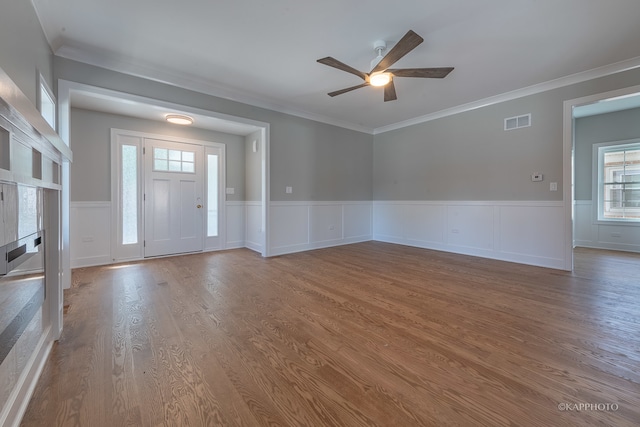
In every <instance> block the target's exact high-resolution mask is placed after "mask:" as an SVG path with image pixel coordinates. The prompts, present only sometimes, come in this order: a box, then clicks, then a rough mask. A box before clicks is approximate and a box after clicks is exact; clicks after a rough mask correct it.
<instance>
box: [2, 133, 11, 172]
mask: <svg viewBox="0 0 640 427" xmlns="http://www.w3.org/2000/svg"><path fill="white" fill-rule="evenodd" d="M10 147H11V132H9V131H8V130H7V129H5V128H3V127H2V126H0V169H4V170H10V169H11V151H10Z"/></svg>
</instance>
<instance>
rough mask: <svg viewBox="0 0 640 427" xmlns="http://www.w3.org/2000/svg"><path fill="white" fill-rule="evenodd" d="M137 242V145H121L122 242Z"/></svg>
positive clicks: (128, 243) (126, 243)
mask: <svg viewBox="0 0 640 427" xmlns="http://www.w3.org/2000/svg"><path fill="white" fill-rule="evenodd" d="M135 243H138V147H136V146H135V145H123V146H122V244H123V245H131V244H135Z"/></svg>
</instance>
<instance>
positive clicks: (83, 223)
mask: <svg viewBox="0 0 640 427" xmlns="http://www.w3.org/2000/svg"><path fill="white" fill-rule="evenodd" d="M70 207H71V209H70V212H69V223H70V230H69V241H70V250H71V268H78V267H89V266H92V265H103V264H110V263H111V261H112V260H111V202H71V206H70Z"/></svg>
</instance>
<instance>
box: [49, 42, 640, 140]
mask: <svg viewBox="0 0 640 427" xmlns="http://www.w3.org/2000/svg"><path fill="white" fill-rule="evenodd" d="M55 55H56V56H59V57H62V58H66V59H70V60H73V61H78V62H82V63H85V64H89V65H94V66H96V67H101V68H105V69H108V70H111V71H116V72H120V73H123V74H128V75H131V76H134V77H140V78H144V79H147V80H152V81H156V82H159V83H163V84H167V85H171V86H176V87H180V88H183V89H187V90H193V91H196V92H200V93H203V94H206V95H211V96H215V97H218V98H223V99H227V100H230V101H234V102H239V103H242V104H247V105H251V106H254V107H259V108H264V109H267V110H271V111H276V112H279V113H284V114H289V115H292V116H296V117H300V118H303V119H309V120H313V121H316V122H320V123H325V124H328V125H332V126H337V127H341V128H344V129H350V130H353V131H357V132H363V133H367V134H371V135H377V134H381V133H385V132H390V131H393V130H397V129H402V128H405V127H408V126H413V125H417V124H420V123H425V122H429V121H432V120H437V119H441V118H443V117H448V116H452V115H455V114H460V113H464V112H467V111H472V110H476V109H478V108H483V107H487V106H490V105H495V104H499V103H501V102H506V101H512V100H514V99H518V98H522V97H525V96H530V95H535V94H538V93H541V92H546V91H549V90H553V89H558V88H561V87H565V86H570V85H573V84H577V83H582V82H585V81H588V80H593V79H596V78H599V77H605V76H608V75H611V74H616V73H620V72H624V71H628V70H632V69H635V68H640V57H635V58H631V59H628V60H624V61H620V62H616V63H613V64H609V65H605V66H602V67H598V68H594V69H591V70H587V71H582V72H580V73H576V74H571V75H569V76H565V77H560V78H558V79H554V80H550V81H547V82H543V83H538V84H535V85H531V86H527V87H524V88H521V89H516V90H513V91H509V92H505V93H502V94H499V95H495V96H491V97H487V98H483V99H479V100H477V101H473V102H469V103H466V104H461V105H457V106H455V107H451V108H447V109H444V110H440V111H436V112H433V113H429V114H426V115H423V116H419V117H415V118H412V119H408V120H403V121H400V122H397V123H393V124H390V125H387V126H382V127H379V128H369V127H366V126H362V125H358V124H354V123H349V122H346V121H342V120H337V119H334V118H331V117H327V116H324V115H320V114H314V113H309V112H306V111H302V110H297V109H292V108H290V107H287V106H285V105H282V104H280V103H278V102H276V101H273V100H269V99H265V98H260V97H255V96H252V95H249V94H247V93H242V92H241V91H237V90H232V89H229V88H226V87H223V86H221V85H216V84H212V83H211V82H209V81H205V80H204V79H202V78H199V77H194V76H189V75H186V74H184V73H177V72H172V71H167V70H159V69H158V68H157V67H153V66H149V65H144V64H134V63H132V62H128V61H125V60H122V59H121V58H115V57H113V55H109V54H105V53H104V52H102V53H98V52H93V51H89V50H88V49H83V48H78V47H72V46H69V45H64V46H61V47H60V48H59V49H58V50H56V52H55Z"/></svg>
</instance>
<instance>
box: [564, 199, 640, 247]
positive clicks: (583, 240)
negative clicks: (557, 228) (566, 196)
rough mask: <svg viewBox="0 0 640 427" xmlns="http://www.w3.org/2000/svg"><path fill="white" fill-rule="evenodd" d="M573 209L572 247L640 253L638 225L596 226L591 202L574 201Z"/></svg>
mask: <svg viewBox="0 0 640 427" xmlns="http://www.w3.org/2000/svg"><path fill="white" fill-rule="evenodd" d="M573 208H574V210H573V213H574V215H573V216H574V236H573V244H574V246H582V247H585V248H596V249H610V250H616V251H628V252H640V225H639V224H628V225H627V224H622V225H619V224H611V225H609V224H598V223H596V222H595V221H594V220H593V218H594V214H593V203H592V202H591V200H576V201H575V202H574V204H573Z"/></svg>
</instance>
